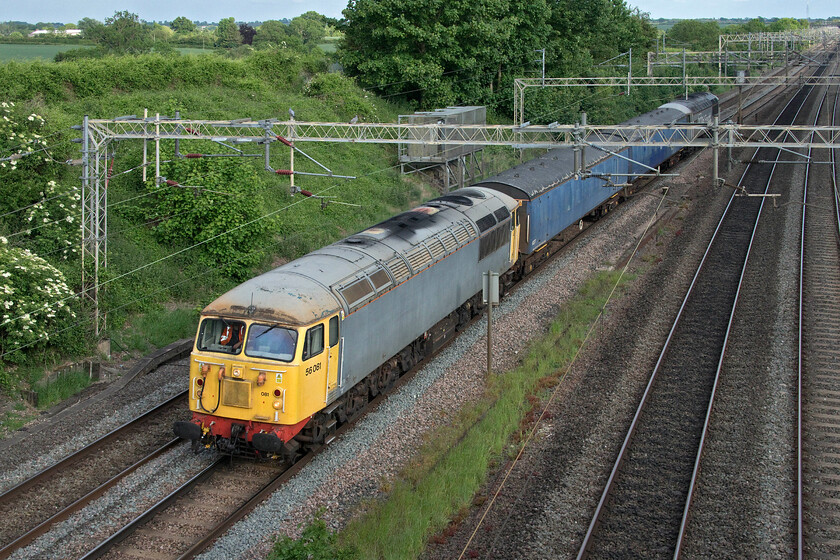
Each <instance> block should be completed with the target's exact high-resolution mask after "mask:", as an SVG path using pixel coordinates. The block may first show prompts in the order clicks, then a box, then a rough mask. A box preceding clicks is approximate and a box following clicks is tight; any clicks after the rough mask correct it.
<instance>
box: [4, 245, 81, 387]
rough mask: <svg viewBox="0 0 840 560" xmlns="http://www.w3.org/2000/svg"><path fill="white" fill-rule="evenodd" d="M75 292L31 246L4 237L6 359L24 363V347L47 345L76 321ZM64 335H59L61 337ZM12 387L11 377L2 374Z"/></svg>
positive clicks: (6, 382)
mask: <svg viewBox="0 0 840 560" xmlns="http://www.w3.org/2000/svg"><path fill="white" fill-rule="evenodd" d="M73 300H74V298H73V291H72V290H71V289H70V287H69V286H68V285H67V282H66V281H65V279H64V275H63V274H62V273H61V272H60V271H59V270H58V269H57V268H55V267H53V266H51V265H50V264H49V263H47V261H45V260H44V259H42V258H41V257H39V256H37V255H35V254H34V253H32V252H31V251H29V250H28V249H20V248H17V247H10V246H9V245H8V241H7V240H6V238H5V237H0V306H2V309H0V312H2V322H0V351H2V356H3V357H2V360H3V361H6V362H11V363H22V362H24V361H25V359H26V354H25V352H20V351H18V350H19V349H24V348H43V347H46V345H47V343H48V342H50V340H51V338H54V337H55V335H57V334H59V332H60V331H64V330H65V329H66V328H67V327H68V326H70V325H71V324H72V321H73V320H74V319H75V317H76V313H75V312H74V311H73V309H72V304H71V302H72V301H73ZM62 338H63V337H59V340H61V339H62ZM0 383H2V384H4V385H6V386H8V384H9V383H10V379H9V378H8V377H7V376H3V377H0Z"/></svg>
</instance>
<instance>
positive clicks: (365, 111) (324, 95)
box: [303, 74, 379, 122]
mask: <svg viewBox="0 0 840 560" xmlns="http://www.w3.org/2000/svg"><path fill="white" fill-rule="evenodd" d="M303 93H304V94H305V95H307V96H309V97H317V98H318V99H322V100H324V101H326V102H327V104H328V105H329V106H331V107H334V108H335V110H336V111H337V112H339V113H340V114H343V115H344V116H346V117H347V118H348V119H350V118H352V117H354V116H356V115H358V117H359V119H360V120H363V121H369V122H377V121H378V120H379V119H378V117H377V114H376V105H375V104H374V103H373V99H372V98H371V97H368V94H366V93H365V91H364V90H363V89H361V88H360V87H359V86H357V85H356V83H355V82H354V81H353V80H352V79H351V78H347V77H345V76H342V75H341V74H318V75H316V76H315V77H314V78H312V79H311V80H310V81H309V83H307V84H306V86H305V87H304V88H303Z"/></svg>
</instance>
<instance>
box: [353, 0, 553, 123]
mask: <svg viewBox="0 0 840 560" xmlns="http://www.w3.org/2000/svg"><path fill="white" fill-rule="evenodd" d="M549 14H550V10H549V7H548V4H547V3H546V1H545V0H537V1H534V2H528V1H527V0H477V1H474V2H470V1H461V2H452V1H445V0H399V1H393V2H379V1H376V0H355V1H353V2H351V3H350V4H349V5H348V7H347V9H345V10H344V16H345V23H344V25H343V31H344V34H345V35H344V40H343V41H342V44H341V50H340V52H339V57H340V59H341V62H342V64H343V65H344V67H345V69H346V70H347V71H348V72H349V73H351V74H354V75H356V76H358V77H359V79H360V81H361V83H362V84H363V85H364V86H365V87H370V88H375V89H376V91H377V92H378V93H381V94H385V95H394V94H400V93H402V94H403V95H404V96H405V97H407V98H408V99H409V100H411V101H413V102H414V103H415V104H416V105H418V106H420V107H426V108H431V107H436V106H438V107H439V106H442V105H446V104H451V103H455V102H458V101H461V100H467V101H468V102H471V103H476V102H480V101H481V99H482V97H481V96H489V95H490V94H491V91H493V90H491V87H490V86H491V84H493V83H494V82H495V83H496V85H497V86H498V84H500V83H501V82H502V80H503V79H504V80H505V81H507V82H509V80H510V78H512V77H513V74H516V75H521V68H522V67H523V66H524V65H527V64H530V60H531V59H533V57H534V52H533V51H534V49H537V48H540V47H542V46H544V41H545V40H546V38H547V37H548V34H549V31H550V29H549V28H548V23H547V22H548V18H549ZM514 69H515V70H514ZM506 72H511V74H510V75H507V74H505V73H506ZM503 74H505V76H504V78H503V76H502V75H503ZM495 91H498V87H496V89H495Z"/></svg>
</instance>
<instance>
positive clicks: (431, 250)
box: [202, 187, 517, 326]
mask: <svg viewBox="0 0 840 560" xmlns="http://www.w3.org/2000/svg"><path fill="white" fill-rule="evenodd" d="M516 205H517V202H516V201H515V200H513V199H511V198H509V197H507V196H505V195H504V194H501V193H499V192H496V191H492V190H490V189H483V188H475V187H472V188H466V189H460V190H457V191H453V192H452V193H450V194H448V195H445V196H442V197H439V198H436V199H433V200H430V201H428V202H426V203H425V204H423V205H421V206H418V207H417V208H414V209H412V210H409V211H408V212H403V213H401V214H398V215H396V216H394V217H392V218H389V219H387V220H385V221H384V222H381V223H379V224H377V225H375V226H373V227H370V228H368V229H366V230H364V231H361V232H359V233H356V234H354V235H351V236H350V237H347V238H345V239H342V240H341V241H338V242H336V243H333V244H332V245H328V246H327V247H324V248H322V249H318V250H316V251H313V252H311V253H309V254H307V255H304V256H303V257H301V258H299V259H296V260H294V261H292V262H290V263H287V264H284V265H282V266H280V267H278V268H275V269H274V270H271V271H269V272H266V273H265V274H261V275H259V276H257V277H255V278H252V279H250V280H248V281H246V282H244V283H242V284H240V285H239V286H237V287H236V288H233V289H232V290H230V291H229V292H227V293H225V294H224V295H222V296H221V297H219V298H218V299H216V300H215V301H214V302H212V303H211V304H210V305H208V306H207V307H206V308H205V309H204V310H203V312H202V313H203V314H204V315H221V316H226V317H241V318H246V319H254V320H260V321H268V322H271V323H280V324H283V325H288V326H303V325H308V324H311V323H313V322H315V321H318V320H319V319H323V318H326V317H328V316H330V315H332V314H334V313H336V312H337V311H339V310H340V309H343V310H344V311H345V313H349V312H352V311H353V310H354V309H356V308H358V307H360V306H362V305H364V304H365V303H366V302H367V301H370V300H371V299H373V298H374V297H376V296H378V295H379V294H381V293H383V292H386V291H388V290H389V289H391V288H393V287H395V286H397V285H399V284H400V283H402V282H404V281H405V280H406V279H408V278H409V277H411V276H413V275H414V274H417V273H419V272H420V271H421V270H423V269H424V268H426V267H428V266H431V265H432V264H433V263H434V262H436V261H437V260H439V259H440V258H443V257H444V256H446V255H447V254H449V253H451V252H452V251H455V250H457V249H458V248H460V247H462V246H464V245H466V244H467V243H469V242H470V241H472V240H474V239H476V238H477V237H479V235H480V233H481V232H483V231H485V230H486V229H489V228H490V227H492V226H493V225H495V224H496V223H497V221H503V220H504V219H505V218H506V217H507V216H510V212H511V211H512V210H513V209H514V208H515V207H516ZM491 222H492V223H491Z"/></svg>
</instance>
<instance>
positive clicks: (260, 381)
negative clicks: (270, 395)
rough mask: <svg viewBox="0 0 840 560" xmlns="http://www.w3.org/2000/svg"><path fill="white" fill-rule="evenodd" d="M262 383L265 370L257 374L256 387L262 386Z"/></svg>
mask: <svg viewBox="0 0 840 560" xmlns="http://www.w3.org/2000/svg"><path fill="white" fill-rule="evenodd" d="M263 385H265V372H264V371H261V372H260V374H259V375H258V376H257V387H262V386H263Z"/></svg>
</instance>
